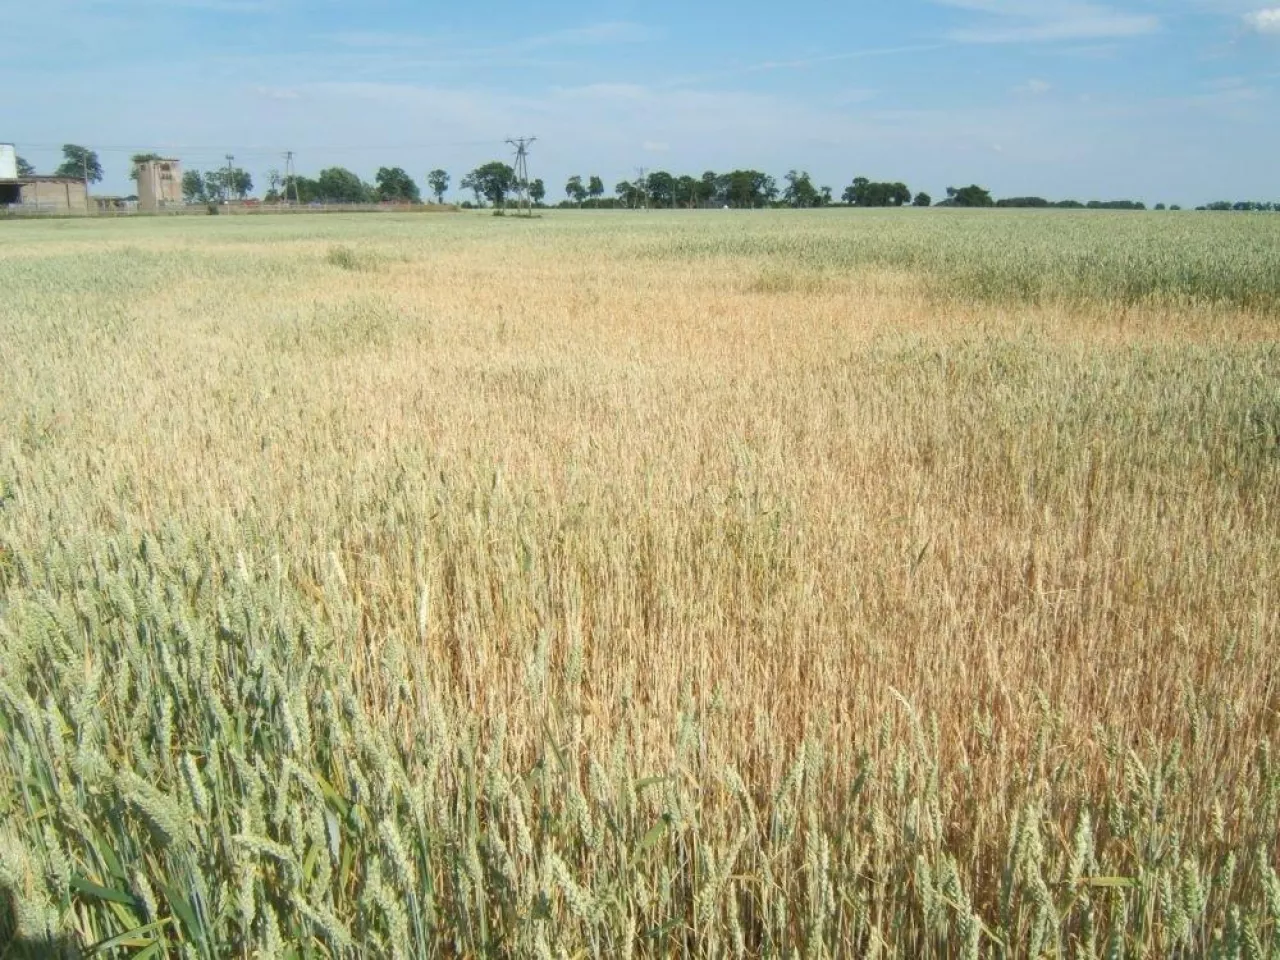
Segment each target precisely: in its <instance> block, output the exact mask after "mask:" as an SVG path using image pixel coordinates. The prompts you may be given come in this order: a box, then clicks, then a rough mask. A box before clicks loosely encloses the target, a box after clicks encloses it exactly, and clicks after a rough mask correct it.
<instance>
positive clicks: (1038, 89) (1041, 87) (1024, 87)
mask: <svg viewBox="0 0 1280 960" xmlns="http://www.w3.org/2000/svg"><path fill="white" fill-rule="evenodd" d="M1052 89H1053V87H1052V86H1051V85H1050V84H1049V83H1048V82H1047V81H1044V80H1037V79H1035V78H1034V77H1033V78H1032V79H1030V80H1028V81H1027V82H1026V83H1020V84H1018V86H1016V87H1014V88H1013V92H1014V93H1021V94H1025V95H1027V96H1031V97H1039V96H1043V95H1044V94H1046V93H1048V92H1049V91H1050V90H1052Z"/></svg>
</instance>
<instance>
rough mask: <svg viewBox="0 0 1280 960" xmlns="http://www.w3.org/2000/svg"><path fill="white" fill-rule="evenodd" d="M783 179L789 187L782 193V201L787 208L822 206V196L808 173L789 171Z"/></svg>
mask: <svg viewBox="0 0 1280 960" xmlns="http://www.w3.org/2000/svg"><path fill="white" fill-rule="evenodd" d="M783 179H784V180H786V182H787V187H786V189H785V190H783V191H782V201H783V203H785V204H786V205H787V206H789V207H816V206H819V205H820V203H821V200H822V196H821V194H819V193H818V191H817V189H816V188H815V187H814V185H813V181H812V180H811V179H810V178H809V174H808V172H807V171H805V172H800V173H797V172H796V171H795V170H788V171H787V175H786V176H785V177H783Z"/></svg>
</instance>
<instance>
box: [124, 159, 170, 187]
mask: <svg viewBox="0 0 1280 960" xmlns="http://www.w3.org/2000/svg"><path fill="white" fill-rule="evenodd" d="M163 159H164V158H163V157H161V156H160V154H158V153H135V154H134V155H133V156H132V157H130V158H129V179H130V180H132V181H134V182H135V183H137V181H138V177H140V176H142V165H143V164H144V163H150V162H151V161H152V160H163Z"/></svg>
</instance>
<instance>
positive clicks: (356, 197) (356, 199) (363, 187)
mask: <svg viewBox="0 0 1280 960" xmlns="http://www.w3.org/2000/svg"><path fill="white" fill-rule="evenodd" d="M316 191H317V194H318V196H317V198H316V199H319V200H322V201H323V202H325V203H368V202H369V200H370V199H371V198H372V197H373V195H374V191H373V188H372V187H370V186H369V185H368V184H367V183H365V182H364V181H363V180H361V179H360V178H359V177H358V176H356V175H355V174H354V173H352V172H351V171H350V170H348V169H347V168H346V167H328V168H326V169H324V170H321V171H320V176H318V177H317V178H316Z"/></svg>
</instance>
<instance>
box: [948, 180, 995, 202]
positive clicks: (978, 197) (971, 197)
mask: <svg viewBox="0 0 1280 960" xmlns="http://www.w3.org/2000/svg"><path fill="white" fill-rule="evenodd" d="M947 199H948V200H950V201H952V206H956V207H992V206H995V202H994V201H993V200H992V199H991V192H990V191H989V190H984V189H983V188H982V187H980V186H978V185H977V184H976V183H973V184H970V185H969V186H967V187H959V188H956V187H947Z"/></svg>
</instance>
